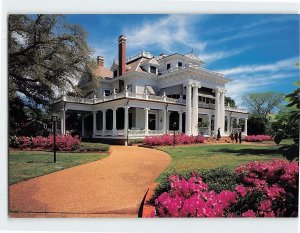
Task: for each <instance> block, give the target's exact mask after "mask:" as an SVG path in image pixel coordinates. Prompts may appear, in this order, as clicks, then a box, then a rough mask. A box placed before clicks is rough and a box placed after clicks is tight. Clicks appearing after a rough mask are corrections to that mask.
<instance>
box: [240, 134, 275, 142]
mask: <svg viewBox="0 0 300 233" xmlns="http://www.w3.org/2000/svg"><path fill="white" fill-rule="evenodd" d="M244 140H245V141H246V142H263V141H271V140H272V136H270V135H249V136H246V137H245V138H244Z"/></svg>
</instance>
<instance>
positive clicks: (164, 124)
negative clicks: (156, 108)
mask: <svg viewBox="0 0 300 233" xmlns="http://www.w3.org/2000/svg"><path fill="white" fill-rule="evenodd" d="M162 112H163V131H164V133H167V110H162Z"/></svg>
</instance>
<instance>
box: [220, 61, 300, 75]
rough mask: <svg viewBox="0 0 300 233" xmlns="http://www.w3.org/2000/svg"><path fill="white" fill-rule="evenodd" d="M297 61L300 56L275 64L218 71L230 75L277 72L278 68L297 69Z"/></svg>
mask: <svg viewBox="0 0 300 233" xmlns="http://www.w3.org/2000/svg"><path fill="white" fill-rule="evenodd" d="M297 62H299V58H297V57H293V58H289V59H285V60H281V61H278V62H275V63H273V64H266V65H247V66H238V67H235V68H230V69H226V70H219V71H218V72H220V73H222V74H224V75H227V76H228V75H238V74H244V73H246V74H249V73H257V72H276V71H278V70H292V69H296V63H297Z"/></svg>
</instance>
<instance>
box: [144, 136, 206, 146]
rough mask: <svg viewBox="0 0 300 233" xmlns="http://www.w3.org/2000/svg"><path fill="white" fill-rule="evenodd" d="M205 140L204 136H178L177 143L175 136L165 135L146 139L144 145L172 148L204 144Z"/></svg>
mask: <svg viewBox="0 0 300 233" xmlns="http://www.w3.org/2000/svg"><path fill="white" fill-rule="evenodd" d="M204 141H205V138H204V137H203V136H189V135H186V134H176V135H175V141H174V136H172V135H169V134H164V135H162V136H153V137H145V139H144V141H143V143H144V144H146V145H149V146H171V145H174V142H175V145H183V144H195V143H204Z"/></svg>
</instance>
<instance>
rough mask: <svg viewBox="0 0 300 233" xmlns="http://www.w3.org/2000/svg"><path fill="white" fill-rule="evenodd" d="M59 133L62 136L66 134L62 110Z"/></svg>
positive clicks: (64, 116)
mask: <svg viewBox="0 0 300 233" xmlns="http://www.w3.org/2000/svg"><path fill="white" fill-rule="evenodd" d="M60 131H61V132H60V133H61V134H62V135H65V134H66V110H64V109H62V110H61V111H60Z"/></svg>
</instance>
